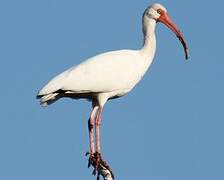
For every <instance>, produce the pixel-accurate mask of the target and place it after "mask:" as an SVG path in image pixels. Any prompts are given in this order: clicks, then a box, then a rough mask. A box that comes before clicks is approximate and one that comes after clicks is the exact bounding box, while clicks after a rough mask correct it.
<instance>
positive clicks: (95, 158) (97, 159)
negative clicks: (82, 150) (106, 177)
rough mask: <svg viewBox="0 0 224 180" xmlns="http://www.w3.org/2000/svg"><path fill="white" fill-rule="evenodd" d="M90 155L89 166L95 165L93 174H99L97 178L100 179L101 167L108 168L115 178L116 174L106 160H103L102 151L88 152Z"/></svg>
mask: <svg viewBox="0 0 224 180" xmlns="http://www.w3.org/2000/svg"><path fill="white" fill-rule="evenodd" d="M87 155H89V162H88V167H90V166H91V165H92V166H93V167H94V170H93V173H92V174H93V175H94V176H95V175H97V180H99V176H100V173H99V171H100V168H106V169H107V170H108V171H110V173H111V176H112V178H113V179H114V174H113V171H112V170H111V168H110V166H109V165H108V164H107V162H106V161H105V160H103V158H102V156H101V154H100V153H98V152H95V153H93V154H92V153H89V152H88V153H86V156H87Z"/></svg>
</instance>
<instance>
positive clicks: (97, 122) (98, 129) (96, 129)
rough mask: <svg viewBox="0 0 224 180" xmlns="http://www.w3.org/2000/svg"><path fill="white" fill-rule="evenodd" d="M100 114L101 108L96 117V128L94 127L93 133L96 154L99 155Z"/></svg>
mask: <svg viewBox="0 0 224 180" xmlns="http://www.w3.org/2000/svg"><path fill="white" fill-rule="evenodd" d="M102 112H103V108H102V107H99V109H98V112H97V116H96V121H95V123H96V126H95V133H96V153H97V154H100V152H101V149H100V125H101V121H102Z"/></svg>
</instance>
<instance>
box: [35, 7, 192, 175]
mask: <svg viewBox="0 0 224 180" xmlns="http://www.w3.org/2000/svg"><path fill="white" fill-rule="evenodd" d="M157 22H162V23H164V24H165V25H167V26H168V27H169V28H170V29H171V30H172V31H173V32H174V33H175V34H176V36H177V37H178V38H179V40H180V41H181V43H182V45H183V47H184V52H185V57H186V59H187V58H188V51H187V46H186V43H185V41H184V38H183V36H182V34H181V33H180V31H179V30H178V28H177V27H176V25H175V24H174V23H173V22H172V21H171V19H170V17H169V16H168V14H167V10H166V9H165V8H164V7H163V6H162V5H160V4H153V5H152V6H150V7H148V8H147V9H146V10H145V12H144V14H143V33H144V45H143V47H142V48H141V49H140V50H118V51H111V52H106V53H103V54H100V55H97V56H95V57H92V58H90V59H88V60H86V61H84V62H83V63H81V64H79V65H77V66H74V67H72V68H70V69H68V70H66V71H65V72H63V73H61V74H59V75H58V76H56V77H54V78H53V79H52V80H51V81H50V82H49V83H47V85H45V86H44V87H43V88H42V89H41V90H40V91H39V93H38V95H37V97H38V98H40V102H41V104H42V105H44V106H46V105H48V104H51V103H53V102H55V101H56V100H58V99H59V98H61V97H70V98H73V99H79V98H86V99H89V100H91V101H92V105H93V110H92V112H91V115H90V118H89V124H88V127H89V143H90V151H89V154H90V157H89V164H91V165H93V166H94V168H95V170H96V171H98V176H99V173H100V170H99V168H98V167H99V166H102V167H104V168H105V169H108V170H109V171H110V173H111V175H112V174H113V173H112V171H111V170H110V168H109V166H108V165H107V164H106V162H105V161H103V160H102V157H101V153H100V124H101V117H102V111H103V106H104V104H105V103H106V102H107V100H108V99H112V98H117V97H120V96H123V95H125V94H126V93H128V92H129V91H130V90H131V89H132V88H133V87H134V86H135V85H136V84H137V83H138V82H139V81H140V80H141V79H142V77H143V76H144V74H145V73H146V71H147V69H148V68H149V66H150V65H151V63H152V60H153V58H154V55H155V50H156V37H155V27H156V23H157ZM94 126H95V136H94V130H93V127H94ZM94 139H95V141H94Z"/></svg>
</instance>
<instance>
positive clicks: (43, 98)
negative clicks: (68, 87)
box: [37, 92, 60, 107]
mask: <svg viewBox="0 0 224 180" xmlns="http://www.w3.org/2000/svg"><path fill="white" fill-rule="evenodd" d="M59 98H60V94H59V93H56V92H54V93H50V94H46V95H37V99H40V104H41V106H43V107H46V106H48V105H50V104H52V103H54V102H55V101H57V100H58V99H59Z"/></svg>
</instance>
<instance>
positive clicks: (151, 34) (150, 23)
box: [141, 19, 156, 59]
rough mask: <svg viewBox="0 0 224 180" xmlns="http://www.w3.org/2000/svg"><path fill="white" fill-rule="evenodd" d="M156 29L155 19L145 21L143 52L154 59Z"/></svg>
mask: <svg viewBox="0 0 224 180" xmlns="http://www.w3.org/2000/svg"><path fill="white" fill-rule="evenodd" d="M155 28H156V21H155V20H154V19H146V20H145V19H143V34H144V42H143V47H142V49H141V52H142V53H143V54H144V55H146V56H149V57H150V58H152V59H153V57H154V54H155V50H156V36H155Z"/></svg>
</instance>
